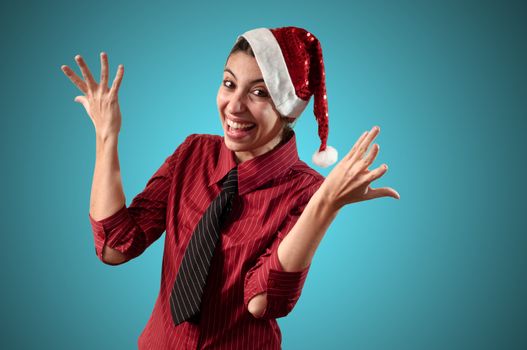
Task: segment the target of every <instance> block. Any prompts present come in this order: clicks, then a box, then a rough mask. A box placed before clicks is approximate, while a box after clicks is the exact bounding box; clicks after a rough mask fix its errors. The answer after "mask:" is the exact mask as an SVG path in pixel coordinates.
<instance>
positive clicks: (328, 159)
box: [312, 146, 339, 168]
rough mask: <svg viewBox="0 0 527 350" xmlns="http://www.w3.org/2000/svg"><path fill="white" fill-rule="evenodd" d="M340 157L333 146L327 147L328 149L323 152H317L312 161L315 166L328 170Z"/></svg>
mask: <svg viewBox="0 0 527 350" xmlns="http://www.w3.org/2000/svg"><path fill="white" fill-rule="evenodd" d="M338 157H339V155H338V152H337V150H336V149H335V148H333V147H331V146H326V149H325V150H323V151H321V152H320V151H317V152H315V153H314V154H313V158H312V161H313V163H314V164H316V165H318V166H321V167H323V168H326V167H328V166H330V165H333V164H335V162H336V161H337V159H338Z"/></svg>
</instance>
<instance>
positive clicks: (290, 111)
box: [237, 27, 338, 167]
mask: <svg viewBox="0 0 527 350" xmlns="http://www.w3.org/2000/svg"><path fill="white" fill-rule="evenodd" d="M241 37H243V38H245V39H246V40H247V41H248V42H249V45H250V46H251V48H252V50H253V52H254V55H255V58H256V62H257V63H258V66H259V67H260V70H261V71H262V75H263V79H264V81H265V85H266V86H267V88H268V89H269V94H270V95H271V98H272V100H273V102H274V104H275V106H276V109H277V110H278V112H279V113H280V114H281V115H282V116H284V117H288V118H295V119H296V118H298V117H299V116H300V114H301V113H302V111H303V110H304V109H305V108H306V106H307V104H308V102H309V99H310V98H311V95H314V113H315V117H316V119H317V123H318V135H319V137H320V141H321V144H320V147H319V149H318V151H317V152H315V153H314V154H313V158H312V160H313V163H315V164H316V165H318V166H321V167H327V166H330V165H332V164H334V163H335V162H336V161H337V157H338V153H337V150H336V149H335V148H333V147H331V146H328V145H327V138H328V121H329V115H328V102H327V96H326V79H325V75H326V73H325V72H324V60H323V58H322V47H321V46H320V42H319V41H318V39H317V38H316V37H315V36H314V35H313V34H312V33H310V32H308V31H307V30H305V29H302V28H298V27H282V28H274V29H268V28H257V29H252V30H249V31H247V32H245V33H243V34H242V35H240V36H238V38H237V41H238V40H240V39H241Z"/></svg>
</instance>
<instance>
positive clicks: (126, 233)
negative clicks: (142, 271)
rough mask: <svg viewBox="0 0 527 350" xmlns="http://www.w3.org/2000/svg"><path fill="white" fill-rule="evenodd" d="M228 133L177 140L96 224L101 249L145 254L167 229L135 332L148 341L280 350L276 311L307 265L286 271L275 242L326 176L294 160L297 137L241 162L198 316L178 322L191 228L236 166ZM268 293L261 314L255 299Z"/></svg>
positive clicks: (282, 311)
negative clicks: (177, 297) (253, 307)
mask: <svg viewBox="0 0 527 350" xmlns="http://www.w3.org/2000/svg"><path fill="white" fill-rule="evenodd" d="M234 166H236V161H235V158H234V153H233V152H232V151H230V150H229V149H228V148H227V147H226V145H225V143H224V142H223V137H221V136H217V135H199V134H192V135H190V136H188V137H187V138H186V139H185V141H184V142H183V143H182V144H181V145H180V146H179V147H177V149H176V150H175V151H174V153H173V154H171V155H170V156H169V157H168V158H166V160H165V161H164V163H163V164H162V165H161V167H160V168H159V169H158V170H157V171H156V172H155V173H154V175H153V176H152V177H151V178H150V179H149V181H148V182H147V184H146V186H145V188H144V190H143V191H142V192H141V193H139V194H138V195H136V197H134V199H133V200H132V202H131V203H130V206H128V207H126V205H124V206H123V207H122V208H121V209H119V210H118V211H117V212H115V213H114V214H112V215H111V216H109V217H107V218H104V219H102V220H99V221H96V220H94V219H93V218H92V217H91V215H89V214H88V216H89V219H90V223H91V225H92V229H93V234H94V240H95V251H96V254H97V256H98V258H99V259H100V260H101V261H102V247H103V246H104V245H107V246H109V247H111V248H114V249H117V250H119V251H120V252H122V253H123V254H124V255H125V256H126V258H127V261H128V260H130V259H133V258H135V257H137V256H138V255H140V254H141V253H142V252H143V251H144V250H145V249H146V248H148V246H150V245H151V244H152V243H153V242H154V241H155V240H157V239H158V238H159V237H160V236H161V234H162V233H163V232H165V230H166V237H165V246H164V254H163V265H162V274H161V286H160V291H159V295H158V298H157V300H156V303H155V305H154V309H153V311H152V315H151V316H150V319H149V320H148V323H147V324H146V326H145V328H144V330H143V331H142V333H141V335H140V336H139V339H138V347H139V349H141V350H147V349H193V350H194V349H222V350H223V349H225V350H231V349H232V350H235V349H236V350H238V349H243V350H248V349H273V350H274V349H280V348H281V340H282V335H281V332H280V328H279V326H278V323H277V322H276V318H279V317H283V316H285V315H287V314H288V313H289V312H290V311H291V310H292V309H293V307H294V305H295V304H296V302H297V301H298V299H299V297H300V293H301V291H302V287H303V285H304V281H305V279H306V277H307V273H308V270H309V267H310V266H308V267H307V268H305V269H304V270H302V271H295V272H291V271H284V270H283V268H282V266H281V264H280V261H279V260H278V255H277V248H278V245H279V243H280V242H281V240H282V239H283V238H284V236H285V235H287V233H288V232H289V231H290V230H291V228H292V227H293V226H294V224H295V223H296V221H297V219H298V217H299V216H300V214H301V213H302V211H303V210H304V207H305V205H306V204H307V202H308V201H309V199H310V198H311V196H312V195H313V194H314V192H315V191H316V190H317V189H318V187H319V186H320V184H321V183H322V181H323V180H324V177H323V176H322V175H320V174H319V173H318V172H316V171H315V170H313V169H312V168H310V167H309V166H308V165H307V164H306V163H304V162H303V161H301V160H300V159H299V158H298V153H297V148H296V136H295V135H294V133H293V135H292V137H291V138H290V139H289V140H287V141H286V142H284V143H282V144H280V145H279V146H277V147H275V148H274V149H273V150H271V151H269V152H267V153H265V154H263V155H260V156H258V157H256V158H253V159H251V160H248V161H245V162H242V163H240V164H239V165H238V192H239V195H238V196H237V197H235V200H234V201H233V206H232V211H231V212H230V214H229V216H228V217H227V218H226V220H225V221H224V223H223V226H222V231H221V236H220V240H219V242H218V244H217V246H216V250H215V252H214V256H213V258H212V262H211V267H210V271H209V275H208V277H207V283H206V286H205V289H204V294H203V298H202V304H201V319H200V321H199V324H195V323H191V322H183V323H181V324H180V325H178V326H175V325H174V322H173V321H172V316H171V313H170V299H169V298H170V292H171V290H172V287H173V285H174V281H175V277H176V273H177V271H178V268H179V265H180V263H181V261H182V259H183V254H184V252H185V248H186V246H187V244H188V242H189V241H190V237H191V235H192V233H193V230H194V227H195V226H196V225H197V223H198V221H199V219H200V218H201V216H202V214H203V213H204V212H205V210H206V209H207V207H208V205H209V204H210V202H211V201H212V200H213V199H214V198H215V197H216V196H217V195H218V193H219V192H220V191H221V187H220V186H221V179H222V178H223V177H224V176H225V175H226V174H227V173H228V172H229V171H230V170H231V169H232V168H233V167H234ZM262 292H267V308H266V310H265V312H264V315H263V316H262V317H261V318H255V317H254V316H253V315H252V314H251V313H250V312H249V311H248V310H247V305H248V303H249V300H250V299H251V298H252V297H254V296H255V295H256V294H259V293H262Z"/></svg>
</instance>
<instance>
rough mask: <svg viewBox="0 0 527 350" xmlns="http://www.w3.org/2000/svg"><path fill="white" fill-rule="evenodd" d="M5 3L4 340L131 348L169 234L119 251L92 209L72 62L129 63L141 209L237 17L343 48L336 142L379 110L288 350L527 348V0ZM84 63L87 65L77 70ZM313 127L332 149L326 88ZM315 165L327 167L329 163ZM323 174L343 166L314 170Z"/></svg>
mask: <svg viewBox="0 0 527 350" xmlns="http://www.w3.org/2000/svg"><path fill="white" fill-rule="evenodd" d="M14 3H15V2H14V1H5V2H2V5H0V6H1V11H0V13H1V21H0V28H1V33H2V34H1V37H2V44H1V46H2V55H1V64H0V70H1V75H0V76H1V79H2V81H1V89H2V90H1V96H0V98H1V106H0V107H1V113H2V127H1V135H2V138H1V142H2V147H1V155H2V171H1V177H2V179H1V180H2V182H1V183H2V184H3V187H2V197H3V198H2V200H1V201H0V205H1V208H0V209H1V211H0V212H1V213H2V246H3V247H2V248H3V249H2V253H1V261H0V263H1V265H2V272H3V273H2V282H1V284H2V289H1V293H2V294H1V310H0V311H1V315H2V316H1V322H2V323H1V327H0V331H1V342H2V348H5V349H34V348H49V349H96V348H98V349H133V348H136V346H137V345H136V344H137V338H138V336H139V334H140V333H141V331H142V330H143V328H144V326H145V325H146V322H147V321H148V318H149V316H150V314H151V312H152V308H153V306H154V302H155V299H156V297H157V293H158V291H159V282H160V274H161V259H162V248H163V244H164V235H163V236H162V237H161V238H160V239H159V240H158V241H157V242H155V243H154V244H153V245H152V246H151V247H150V248H149V249H148V250H147V251H145V252H144V253H143V254H142V255H141V256H140V257H138V258H137V259H134V260H132V261H130V262H128V263H127V264H124V265H121V266H117V267H113V266H109V265H105V264H103V263H101V261H99V260H98V259H97V257H96V256H95V252H94V243H93V237H92V233H91V228H90V225H89V220H88V212H89V199H90V190H91V182H92V176H93V168H94V162H95V137H94V136H95V135H94V128H93V124H92V122H91V120H90V119H89V117H88V115H87V114H86V112H85V110H84V108H83V106H82V105H80V104H78V103H75V102H74V101H73V99H74V97H75V96H77V95H79V94H80V91H78V90H77V88H76V87H75V86H74V85H73V84H72V83H71V82H70V81H69V80H68V79H67V78H66V76H65V75H64V74H63V72H62V71H61V69H60V66H61V65H62V64H67V65H69V66H70V67H73V68H74V69H75V70H76V71H77V72H79V70H78V67H77V66H76V64H75V62H74V60H73V57H74V56H75V55H76V54H81V55H82V56H83V57H85V59H86V61H87V63H88V65H89V67H90V69H91V70H92V72H93V73H94V76H95V77H96V79H97V80H98V75H99V68H100V66H99V52H101V51H106V52H107V53H108V55H109V61H110V69H111V72H110V74H111V76H110V81H113V77H114V76H115V71H116V67H117V65H118V64H119V63H122V64H124V66H125V74H124V79H123V83H122V86H121V90H120V105H121V111H122V115H123V124H122V129H121V133H120V139H119V141H120V142H119V156H120V164H121V171H122V176H123V185H124V188H125V194H126V198H127V205H129V204H130V202H131V200H132V198H133V197H134V196H135V195H136V194H137V193H139V192H140V191H141V190H142V189H143V188H144V186H145V184H146V181H147V180H148V179H149V178H150V176H151V175H152V174H153V173H154V171H155V170H156V169H157V168H158V167H159V166H160V165H161V163H162V162H163V160H164V159H165V158H166V157H167V156H168V155H170V154H171V153H172V152H173V151H174V149H175V148H176V147H177V146H178V145H179V144H180V143H181V142H182V141H183V139H184V138H185V137H186V136H187V135H189V134H191V133H216V134H219V133H221V128H220V123H219V119H218V112H217V109H216V104H215V97H216V92H217V89H218V87H219V85H220V82H221V77H222V67H223V64H224V63H225V59H226V57H227V54H228V52H229V50H230V48H231V46H232V44H233V43H234V40H235V38H236V36H237V35H239V34H241V33H242V32H244V31H246V30H249V29H252V28H256V27H270V28H273V27H280V26H286V25H295V26H299V27H304V28H306V29H308V30H310V31H312V32H313V33H314V34H315V35H316V36H317V37H318V38H319V39H320V41H321V43H322V47H323V50H324V57H325V65H326V77H327V91H328V102H329V111H330V118H331V119H330V134H329V144H331V145H333V146H335V147H336V148H337V149H338V150H339V151H340V154H341V155H343V154H345V153H347V151H348V150H349V149H350V148H351V146H352V145H353V143H354V142H355V140H356V139H357V138H358V137H359V135H360V134H361V133H362V132H363V131H364V130H367V129H369V128H371V127H372V126H373V125H379V126H380V127H381V133H380V134H379V136H378V137H377V140H376V141H377V142H378V143H379V144H380V145H381V149H380V153H379V155H378V156H377V159H376V161H375V163H374V165H373V166H374V167H377V166H379V165H380V164H382V163H386V164H388V166H389V169H388V172H387V173H386V174H385V175H384V176H383V177H382V178H380V179H378V180H377V181H375V182H374V183H373V184H372V185H373V186H374V187H382V186H390V187H393V188H394V189H396V190H397V191H398V192H399V193H400V195H401V199H400V200H398V201H397V200H395V199H393V198H380V199H376V200H371V201H367V202H361V203H357V204H352V205H350V206H347V207H345V208H344V209H343V210H342V211H341V212H340V214H339V216H338V217H337V219H336V220H335V221H334V222H333V224H332V225H331V227H330V229H329V230H328V232H327V234H326V236H325V237H324V239H323V240H322V242H321V244H320V246H319V249H318V250H317V253H316V255H315V258H314V260H313V265H312V268H311V271H310V274H309V276H308V279H307V281H306V284H305V286H304V290H303V294H302V297H301V298H300V300H299V302H298V304H297V306H296V307H295V309H294V310H293V312H292V313H291V314H290V315H289V316H287V317H286V318H282V319H279V323H280V325H281V327H282V331H283V348H284V349H525V348H527V332H526V331H525V330H526V329H527V298H526V297H527V273H526V267H527V254H526V251H527V249H526V248H527V236H526V233H525V232H526V230H525V221H524V219H525V205H524V201H525V197H526V190H525V182H524V179H525V170H526V165H525V155H524V154H525V150H526V142H525V132H526V117H527V115H526V114H527V113H526V107H527V102H526V101H527V86H526V78H527V66H526V63H525V62H527V44H526V43H527V41H526V40H525V37H526V34H527V21H526V17H527V16H526V14H527V6H526V5H525V2H523V3H522V2H520V1H518V2H513V1H361V2H357V1H353V2H349V3H346V4H345V3H344V2H340V1H336V2H334V3H332V2H331V1H329V2H306V1H301V2H292V1H291V2H286V1H269V0H268V1H265V2H245V1H231V2H229V1H224V2H219V3H218V2H214V3H213V2H210V3H205V2H197V3H184V4H180V3H176V2H174V1H170V2H169V1H165V2H157V3H155V4H147V3H146V2H138V1H114V2H106V1H90V2H65V1H64V2H36V1H34V2H33V3H31V2H27V1H26V2H20V3H18V4H17V5H15V4H14ZM79 74H80V73H79ZM295 130H296V132H297V138H298V148H299V154H300V157H301V158H302V159H303V160H305V161H306V162H308V164H310V165H312V163H311V160H310V158H311V154H312V152H313V151H314V150H315V149H316V148H317V147H318V144H319V139H318V138H317V134H316V130H317V129H316V123H315V119H314V116H313V113H312V102H311V103H310V104H309V106H308V107H307V109H306V111H305V112H304V113H303V115H302V117H301V118H300V119H299V121H298V123H297V125H296V127H295ZM312 166H313V165H312ZM316 169H317V170H319V171H320V172H321V173H322V174H323V175H327V174H328V173H329V170H330V169H322V168H316Z"/></svg>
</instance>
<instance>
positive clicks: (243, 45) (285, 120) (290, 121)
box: [227, 37, 296, 141]
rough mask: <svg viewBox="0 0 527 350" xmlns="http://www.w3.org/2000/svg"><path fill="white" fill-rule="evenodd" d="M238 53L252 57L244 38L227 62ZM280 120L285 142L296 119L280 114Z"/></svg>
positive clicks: (291, 132) (290, 134)
mask: <svg viewBox="0 0 527 350" xmlns="http://www.w3.org/2000/svg"><path fill="white" fill-rule="evenodd" d="M238 51H242V52H243V53H246V54H247V55H251V56H252V57H254V52H253V49H252V47H251V45H250V44H249V42H248V41H247V40H246V39H245V38H244V37H241V38H240V40H238V41H237V42H236V44H234V46H233V47H232V49H231V52H230V53H229V56H228V57H227V61H228V60H229V57H231V55H232V54H234V53H236V52H238ZM280 118H281V119H282V121H283V123H284V128H283V135H282V141H287V140H289V138H290V137H291V136H292V135H293V127H294V126H295V124H296V119H294V118H288V117H284V116H283V115H281V114H280Z"/></svg>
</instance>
